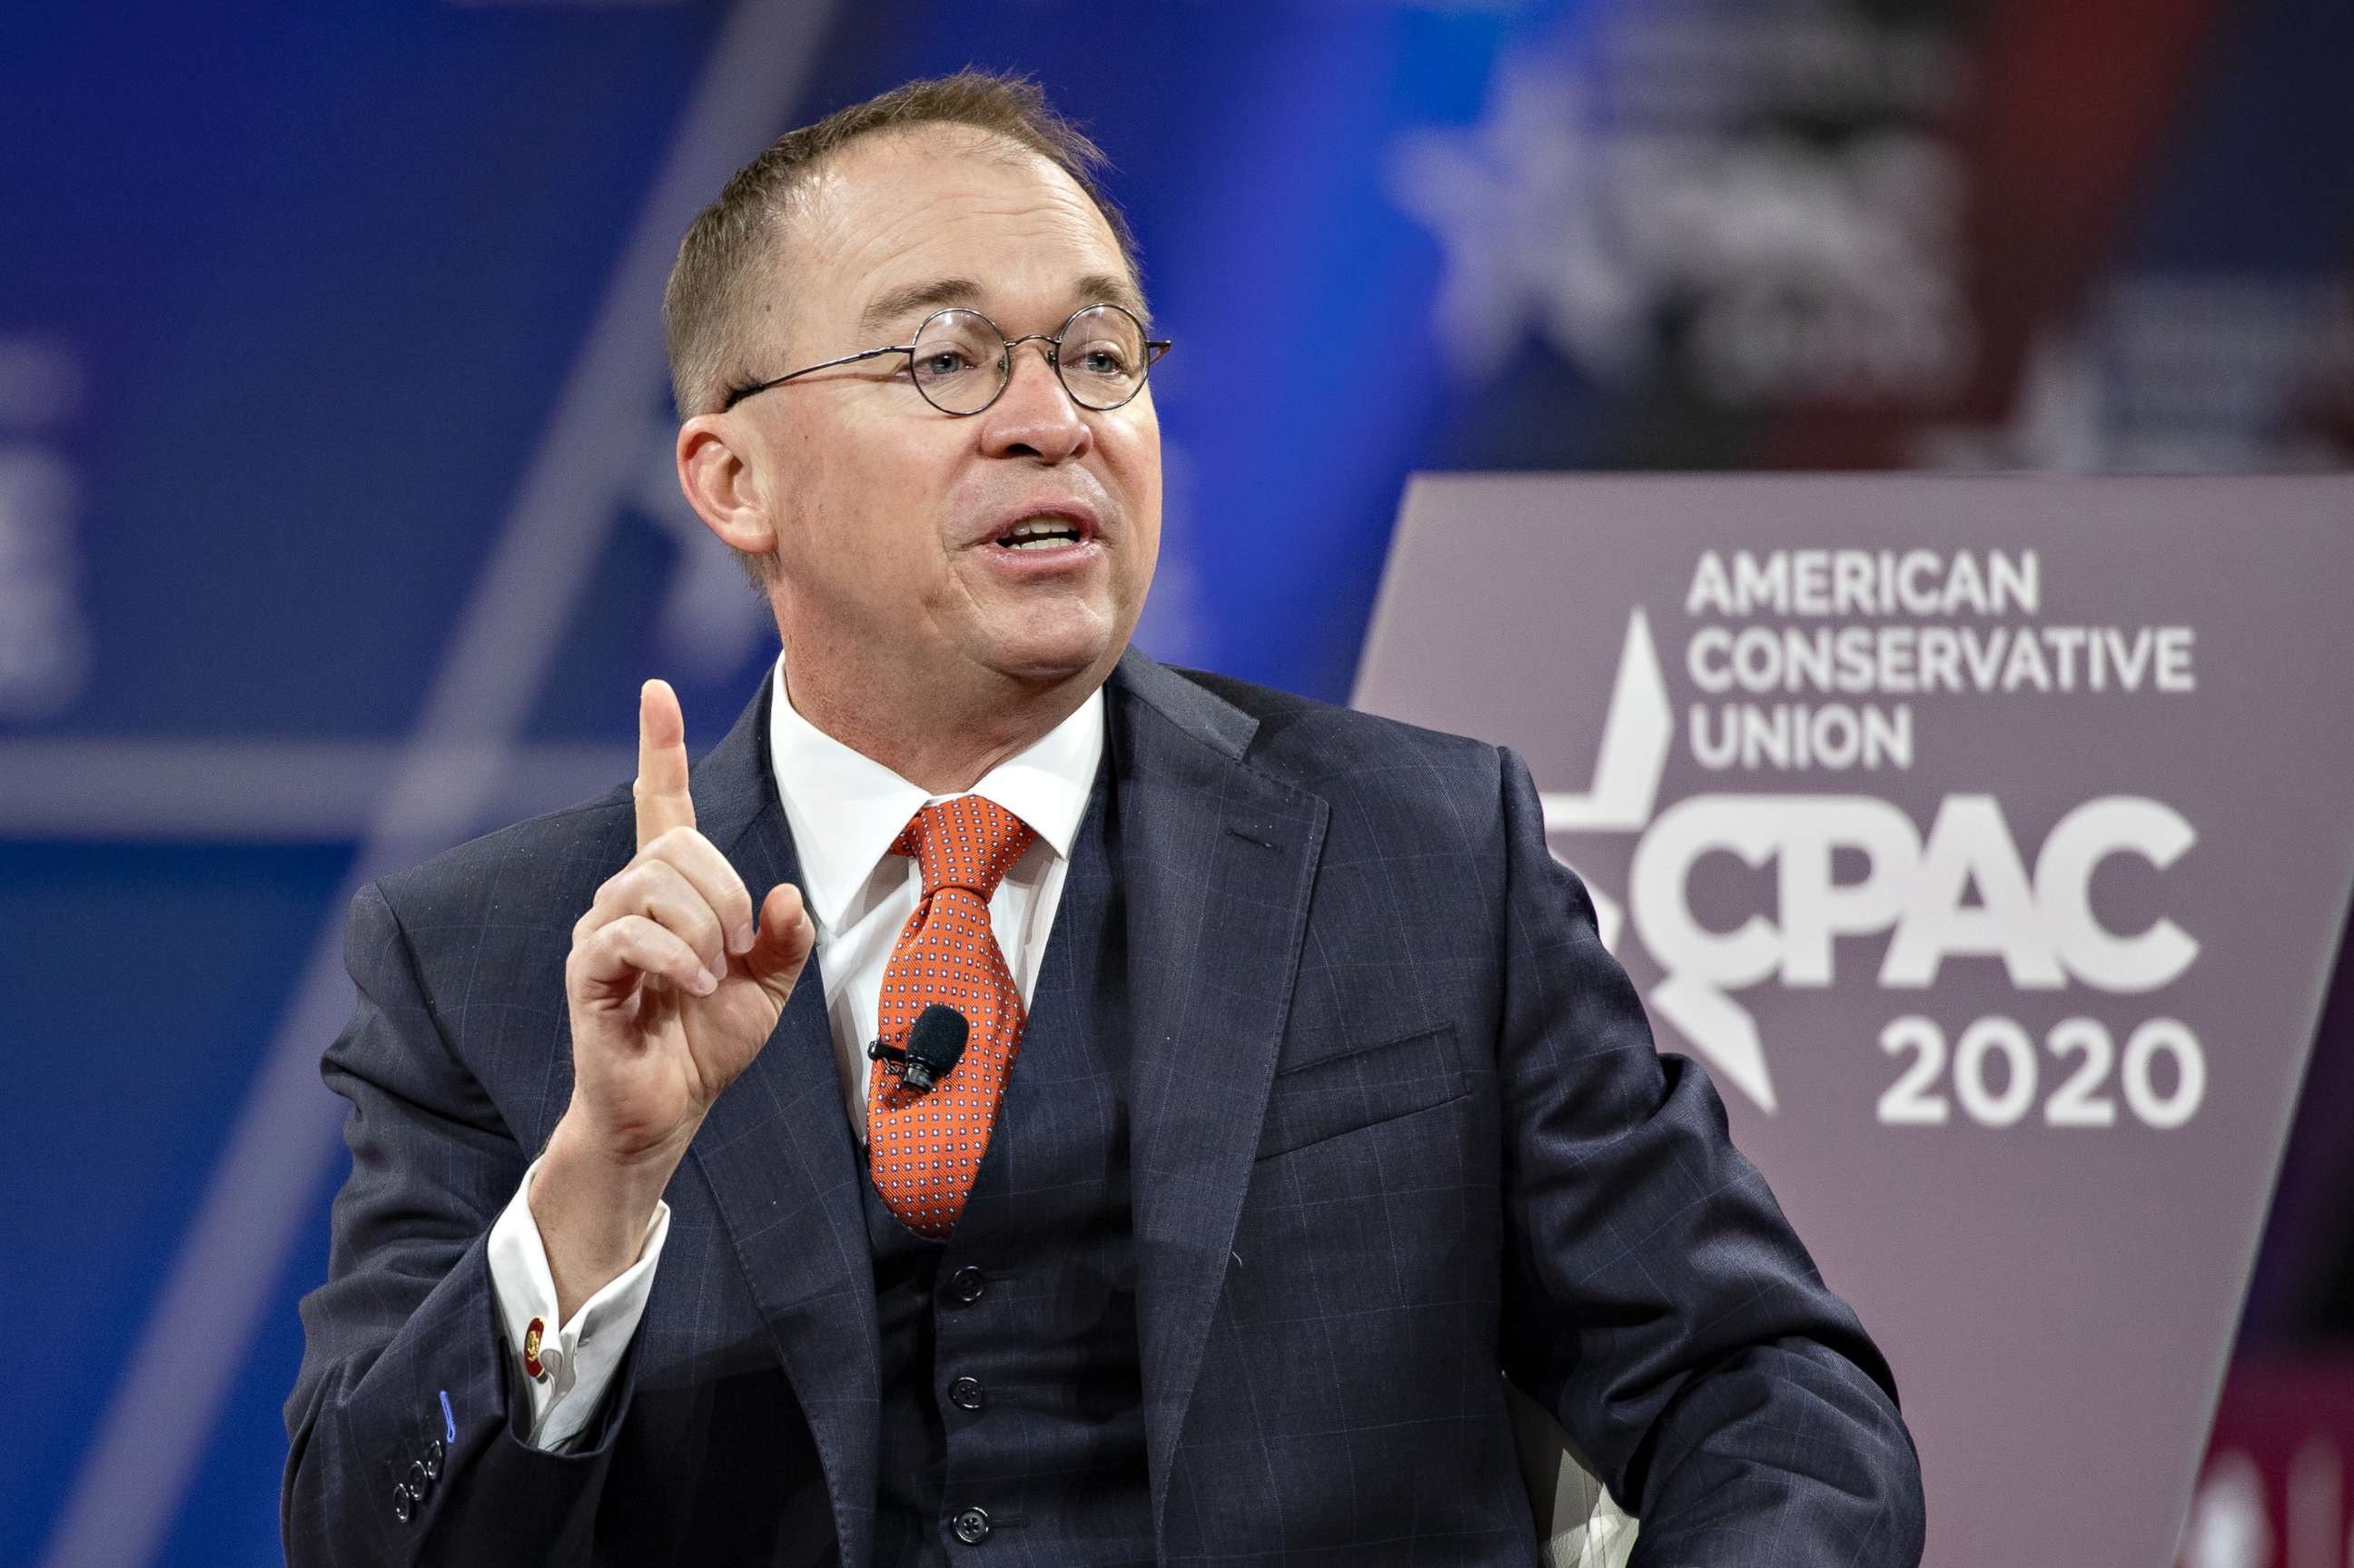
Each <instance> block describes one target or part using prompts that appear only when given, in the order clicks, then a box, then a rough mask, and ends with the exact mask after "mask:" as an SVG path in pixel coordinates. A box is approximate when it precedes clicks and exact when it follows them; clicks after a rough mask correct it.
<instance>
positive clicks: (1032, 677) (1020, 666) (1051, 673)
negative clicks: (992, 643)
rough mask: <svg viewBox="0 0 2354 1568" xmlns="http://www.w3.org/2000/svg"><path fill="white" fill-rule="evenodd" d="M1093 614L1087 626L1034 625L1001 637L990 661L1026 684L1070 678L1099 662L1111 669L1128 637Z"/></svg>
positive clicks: (1085, 671) (1094, 666) (1093, 667)
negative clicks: (1120, 635)
mask: <svg viewBox="0 0 2354 1568" xmlns="http://www.w3.org/2000/svg"><path fill="white" fill-rule="evenodd" d="M1112 630H1113V628H1112V626H1111V625H1108V624H1106V623H1105V622H1104V621H1103V620H1098V619H1093V618H1090V619H1089V620H1088V621H1087V625H1085V626H1084V627H1079V626H1045V625H1032V626H1027V627H1023V629H1021V630H1019V631H1017V632H1016V633H1015V634H1013V636H1010V637H1007V638H1005V639H1003V640H1002V641H1000V642H999V643H998V645H997V647H996V648H995V649H994V650H993V657H992V658H991V661H990V662H991V664H993V665H994V666H995V667H996V668H997V669H998V670H1000V671H1002V672H1003V673H1006V674H1008V675H1011V676H1013V678H1014V679H1016V680H1018V681H1021V682H1023V683H1027V684H1040V683H1051V682H1055V681H1066V680H1069V679H1070V678H1071V677H1073V676H1075V675H1080V674H1084V673H1087V671H1089V670H1091V669H1095V668H1096V667H1097V666H1098V665H1102V666H1104V667H1106V669H1107V670H1108V667H1109V665H1110V664H1111V662H1112V661H1113V660H1115V659H1117V658H1118V656H1119V649H1120V647H1121V646H1122V645H1123V644H1124V642H1125V639H1124V638H1123V639H1115V638H1114V637H1113V635H1112Z"/></svg>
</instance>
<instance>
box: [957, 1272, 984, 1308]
mask: <svg viewBox="0 0 2354 1568" xmlns="http://www.w3.org/2000/svg"><path fill="white" fill-rule="evenodd" d="M988 1288H989V1279H988V1277H987V1276H985V1275H983V1274H982V1273H981V1270H979V1269H977V1268H972V1267H965V1268H960V1269H958V1270H957V1271H956V1272H955V1273H954V1274H952V1275H950V1276H949V1300H951V1301H953V1302H955V1303H956V1304H957V1305H958V1306H960V1307H970V1306H971V1305H972V1304H973V1303H974V1302H976V1301H978V1300H980V1299H981V1293H982V1292H984V1291H986V1290H987V1289H988Z"/></svg>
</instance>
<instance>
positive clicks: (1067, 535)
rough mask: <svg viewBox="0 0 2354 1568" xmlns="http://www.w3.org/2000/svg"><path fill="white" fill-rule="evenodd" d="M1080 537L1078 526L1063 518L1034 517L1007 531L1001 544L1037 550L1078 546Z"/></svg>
mask: <svg viewBox="0 0 2354 1568" xmlns="http://www.w3.org/2000/svg"><path fill="white" fill-rule="evenodd" d="M1078 537H1079V530H1078V528H1077V526H1076V524H1072V523H1069V522H1067V521H1066V520H1065V519H1063V518H1060V517H1032V518H1028V519H1026V520H1024V521H1023V522H1020V523H1016V524H1014V525H1013V527H1012V528H1010V529H1008V530H1006V533H1005V535H1004V537H1003V538H1002V539H1001V540H999V543H1000V544H1002V545H1004V546H1007V547H1008V548H1010V549H1016V550H1036V549H1046V548H1051V547H1053V546H1058V545H1066V544H1076V543H1077V541H1078Z"/></svg>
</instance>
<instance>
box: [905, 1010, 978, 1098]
mask: <svg viewBox="0 0 2354 1568" xmlns="http://www.w3.org/2000/svg"><path fill="white" fill-rule="evenodd" d="M970 1033H972V1026H971V1025H970V1024H969V1023H967V1022H965V1017H964V1014H963V1013H961V1012H958V1011H957V1010H956V1009H955V1008H953V1007H950V1006H949V1005H948V1003H946V1002H944V1001H936V1002H934V1003H932V1004H931V1005H930V1006H929V1007H927V1008H926V1009H924V1011H923V1012H919V1013H917V1015H916V1022H913V1023H911V1024H909V1025H908V1026H907V1072H906V1074H905V1075H904V1077H905V1081H906V1083H907V1086H908V1087H909V1088H911V1089H918V1090H921V1089H928V1088H930V1087H931V1086H933V1085H934V1084H935V1083H937V1082H938V1081H939V1080H940V1079H941V1078H944V1077H946V1076H947V1075H949V1072H950V1071H952V1070H953V1069H954V1068H955V1066H956V1065H957V1062H958V1060H959V1058H960V1057H962V1056H963V1055H964V1043H965V1040H966V1037H967V1036H969V1035H970Z"/></svg>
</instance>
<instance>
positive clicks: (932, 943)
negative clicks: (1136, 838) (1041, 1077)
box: [866, 795, 1038, 1236]
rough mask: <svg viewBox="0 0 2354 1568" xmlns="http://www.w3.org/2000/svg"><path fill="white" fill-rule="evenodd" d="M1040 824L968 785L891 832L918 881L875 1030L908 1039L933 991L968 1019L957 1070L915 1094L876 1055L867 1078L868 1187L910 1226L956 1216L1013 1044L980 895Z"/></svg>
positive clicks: (1014, 1028)
mask: <svg viewBox="0 0 2354 1568" xmlns="http://www.w3.org/2000/svg"><path fill="white" fill-rule="evenodd" d="M1037 836H1038V835H1037V834H1036V833H1034V832H1032V831H1031V829H1030V828H1029V826H1028V824H1026V823H1024V822H1023V821H1022V819H1021V818H1019V817H1017V816H1015V815H1014V814H1013V812H1011V811H1009V810H1006V809H1005V808H1004V807H1002V806H1001V805H999V804H998V803H997V802H996V801H994V800H982V799H981V797H980V796H978V795H966V796H963V797H962V798H960V799H958V800H942V801H939V802H938V803H937V804H934V805H929V806H927V807H925V808H924V809H923V810H920V811H917V813H916V815H915V818H914V820H913V821H909V822H908V824H907V827H906V828H905V829H904V830H903V831H902V832H900V834H899V836H898V837H897V838H896V839H895V840H893V841H892V843H891V853H894V854H906V855H913V856H915V857H916V863H917V865H918V866H920V867H922V868H923V873H924V892H923V896H922V897H921V898H919V899H917V903H916V912H915V914H913V915H911V916H908V917H907V927H906V928H905V929H903V930H902V931H900V933H899V940H898V943H897V944H896V946H895V947H893V948H892V949H891V958H890V961H889V962H888V963H886V964H885V965H884V967H883V1001H882V1006H881V1008H880V1009H879V1014H880V1016H879V1017H878V1018H877V1020H876V1022H877V1024H878V1025H879V1033H880V1034H881V1037H882V1039H883V1042H884V1043H885V1044H888V1045H893V1046H898V1047H905V1046H906V1044H907V1028H908V1026H909V1025H910V1024H912V1023H914V1022H916V1016H917V1014H918V1013H920V1012H923V1011H924V1009H925V1008H927V1007H928V1006H930V1005H931V1004H932V1003H934V1002H945V1003H947V1004H948V1005H949V1006H950V1007H953V1008H955V1009H956V1010H957V1011H958V1012H961V1013H963V1014H964V1017H965V1022H966V1023H967V1024H969V1025H970V1028H971V1033H970V1035H969V1036H968V1038H967V1039H966V1042H965V1049H964V1055H963V1056H962V1057H961V1058H960V1060H959V1061H958V1063H957V1065H956V1068H955V1070H954V1071H953V1072H951V1073H949V1075H947V1076H946V1077H944V1078H942V1079H940V1081H939V1082H938V1083H937V1084H935V1085H934V1086H932V1087H931V1088H929V1089H928V1090H926V1091H924V1092H923V1093H921V1094H915V1093H911V1092H909V1090H908V1089H907V1087H906V1086H905V1085H904V1084H902V1083H901V1081H900V1078H899V1075H898V1074H897V1073H896V1072H893V1071H891V1070H890V1069H888V1068H886V1067H885V1065H883V1064H882V1063H880V1062H877V1063H875V1067H874V1072H873V1074H872V1075H870V1076H869V1077H868V1079H867V1083H866V1142H867V1150H868V1160H869V1163H870V1165H871V1166H872V1167H873V1172H874V1181H875V1192H878V1193H880V1194H881V1195H882V1199H883V1202H884V1204H885V1206H886V1207H887V1208H889V1209H890V1211H891V1212H892V1213H894V1214H896V1215H897V1216H898V1217H899V1223H900V1224H904V1225H906V1226H907V1228H908V1229H909V1230H911V1231H914V1232H915V1233H916V1234H918V1235H927V1236H945V1235H947V1234H949V1232H950V1231H952V1230H954V1229H955V1228H956V1221H957V1216H958V1215H959V1214H960V1213H963V1212H964V1201H965V1197H966V1195H967V1194H968V1193H970V1192H971V1191H972V1178H973V1173H974V1172H975V1171H979V1170H980V1169H981V1155H982V1154H983V1153H984V1152H985V1151H986V1150H988V1148H989V1134H990V1129H991V1128H993V1127H995V1126H996V1125H997V1107H999V1106H1001V1105H1002V1104H1003V1103H1004V1102H1005V1075H1006V1074H1008V1073H1009V1072H1011V1071H1012V1070H1013V1055H1014V1053H1015V1052H1017V1051H1019V1050H1021V1048H1022V1024H1023V1011H1022V993H1021V991H1018V990H1017V989H1015V987H1014V984H1013V976H1012V975H1011V974H1009V973H1007V972H1006V969H1005V956H1004V954H1003V953H1002V952H1001V951H1000V950H999V948H998V946H997V938H995V937H994V936H992V935H991V933H990V929H989V895H991V894H992V893H994V892H996V891H997V884H998V879H999V878H1001V877H1002V876H1003V875H1004V874H1005V871H1006V868H1007V867H1008V866H1011V865H1012V864H1013V863H1014V862H1015V861H1017V860H1019V859H1021V858H1022V852H1023V850H1025V849H1028V848H1029V847H1030V841H1031V840H1033V839H1034V838H1036V837H1037Z"/></svg>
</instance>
